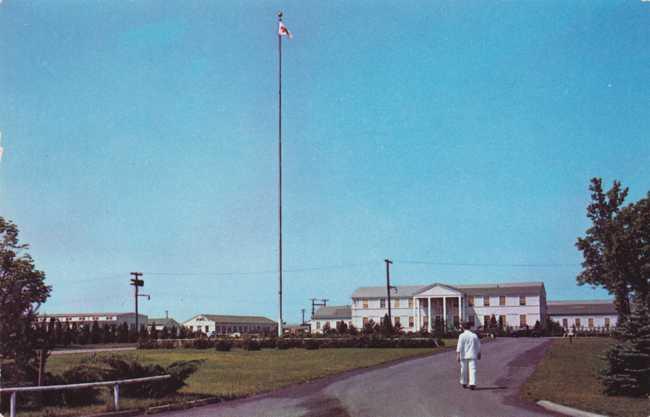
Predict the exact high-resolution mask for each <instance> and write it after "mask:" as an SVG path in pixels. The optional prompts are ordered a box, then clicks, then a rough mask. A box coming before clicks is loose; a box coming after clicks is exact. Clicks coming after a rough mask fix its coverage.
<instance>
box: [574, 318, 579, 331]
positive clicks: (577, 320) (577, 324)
mask: <svg viewBox="0 0 650 417" xmlns="http://www.w3.org/2000/svg"><path fill="white" fill-rule="evenodd" d="M575 323H576V328H577V329H579V328H580V319H576V321H575Z"/></svg>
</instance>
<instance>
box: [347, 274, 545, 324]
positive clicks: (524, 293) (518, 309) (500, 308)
mask: <svg viewBox="0 0 650 417" xmlns="http://www.w3.org/2000/svg"><path fill="white" fill-rule="evenodd" d="M390 300H391V301H390V302H391V316H392V318H393V325H395V323H397V322H399V323H400V326H401V327H402V329H404V331H411V332H413V331H418V330H419V329H422V330H427V331H431V330H433V329H434V328H435V325H436V322H440V323H445V324H446V326H447V327H448V328H455V327H457V326H458V324H459V323H460V321H468V322H469V323H470V324H471V325H472V326H475V327H481V326H485V324H486V323H487V322H488V321H489V320H490V319H491V317H492V315H494V317H495V319H496V320H497V322H498V324H499V325H500V326H502V327H505V326H509V327H512V328H514V329H517V328H523V327H533V326H534V325H535V323H536V322H537V321H539V322H540V323H542V322H543V320H544V318H545V317H546V290H545V288H544V283H543V282H515V283H501V284H477V285H447V284H441V283H435V284H431V285H412V286H398V287H394V288H393V289H392V290H391V297H390ZM387 313H388V308H387V294H386V287H385V286H382V287H362V288H359V289H357V290H356V291H354V293H353V294H352V324H353V325H354V326H355V327H357V328H359V329H361V328H363V327H364V326H365V324H366V323H368V322H369V321H370V320H372V321H374V322H375V323H380V322H381V320H382V319H383V317H384V316H385V315H386V314H387Z"/></svg>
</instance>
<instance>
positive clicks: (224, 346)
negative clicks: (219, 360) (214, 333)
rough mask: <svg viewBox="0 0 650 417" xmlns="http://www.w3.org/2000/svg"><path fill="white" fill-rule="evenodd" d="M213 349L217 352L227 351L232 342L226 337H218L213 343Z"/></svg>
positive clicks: (230, 347)
mask: <svg viewBox="0 0 650 417" xmlns="http://www.w3.org/2000/svg"><path fill="white" fill-rule="evenodd" d="M215 349H216V350H218V351H219V352H229V351H230V349H232V342H231V341H230V340H227V339H219V340H217V343H215Z"/></svg>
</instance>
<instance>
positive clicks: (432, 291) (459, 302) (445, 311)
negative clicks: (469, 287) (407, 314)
mask: <svg viewBox="0 0 650 417" xmlns="http://www.w3.org/2000/svg"><path fill="white" fill-rule="evenodd" d="M464 310H465V301H464V297H463V293H462V292H460V291H459V290H458V289H456V288H454V287H451V286H448V285H444V284H433V285H430V286H428V287H425V288H424V289H423V290H422V291H420V292H418V293H416V294H414V295H413V316H414V317H415V328H416V329H420V330H426V331H428V332H431V331H432V330H433V329H434V327H435V323H436V320H442V321H443V323H444V324H445V325H446V327H447V328H454V327H457V326H458V324H459V323H460V322H461V321H462V320H463V317H464V316H466V314H465V313H464Z"/></svg>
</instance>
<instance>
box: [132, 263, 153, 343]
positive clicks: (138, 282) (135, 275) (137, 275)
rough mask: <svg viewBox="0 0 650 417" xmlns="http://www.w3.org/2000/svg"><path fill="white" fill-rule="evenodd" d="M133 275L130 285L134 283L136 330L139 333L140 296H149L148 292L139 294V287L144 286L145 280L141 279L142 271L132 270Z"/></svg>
mask: <svg viewBox="0 0 650 417" xmlns="http://www.w3.org/2000/svg"><path fill="white" fill-rule="evenodd" d="M131 275H133V278H131V284H130V285H133V289H134V297H135V331H136V333H137V334H138V335H139V334H140V323H139V316H138V298H139V297H149V296H148V295H147V294H138V289H139V288H140V287H144V281H143V280H141V279H140V277H141V276H142V272H131Z"/></svg>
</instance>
